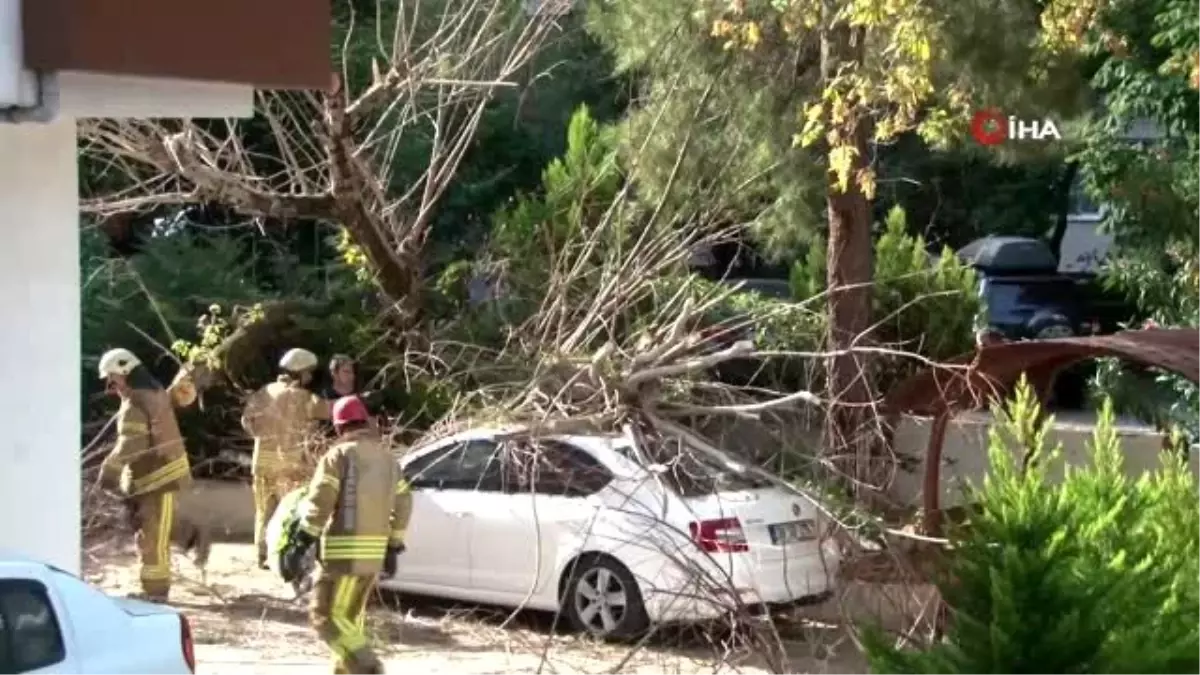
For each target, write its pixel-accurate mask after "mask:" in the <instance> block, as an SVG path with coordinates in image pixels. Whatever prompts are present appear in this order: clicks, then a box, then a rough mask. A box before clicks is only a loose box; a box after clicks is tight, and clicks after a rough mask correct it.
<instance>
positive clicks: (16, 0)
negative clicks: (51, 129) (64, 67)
mask: <svg viewBox="0 0 1200 675" xmlns="http://www.w3.org/2000/svg"><path fill="white" fill-rule="evenodd" d="M22 1H23V0H0V124H5V123H8V124H15V123H21V122H49V121H51V120H53V119H54V118H55V117H56V116H57V115H58V78H57V77H56V76H55V75H54V74H53V73H33V72H31V71H28V70H26V69H25V67H24V65H25V64H24V36H23V33H22V30H21V2H22ZM35 1H36V0H35Z"/></svg>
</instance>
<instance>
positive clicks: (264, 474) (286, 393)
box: [242, 349, 330, 569]
mask: <svg viewBox="0 0 1200 675" xmlns="http://www.w3.org/2000/svg"><path fill="white" fill-rule="evenodd" d="M316 367H317V356H316V354H313V353H312V352H310V351H308V350H307V349H291V350H289V351H288V352H287V353H286V354H284V355H283V358H282V359H280V360H279V369H280V371H281V372H280V375H279V378H278V379H277V380H276V381H275V382H272V383H270V384H268V385H267V386H265V387H263V388H262V389H259V390H258V391H256V392H254V393H253V394H252V395H251V396H250V398H249V400H248V401H246V407H245V410H244V411H243V413H242V428H244V429H245V430H246V433H248V434H250V435H251V436H253V437H254V457H253V460H252V462H253V464H252V467H251V473H252V474H253V476H254V545H255V548H257V549H258V566H259V567H261V568H263V569H266V567H267V542H266V529H267V521H268V520H269V519H270V518H271V514H273V513H274V512H275V509H276V508H277V507H278V506H279V500H280V499H281V498H283V495H285V494H287V493H288V492H290V491H291V490H293V489H294V488H295V487H297V484H299V483H303V482H304V481H305V480H307V478H308V469H307V466H306V460H307V459H308V452H309V446H310V445H311V444H313V443H314V442H315V441H317V440H318V436H319V433H318V429H317V427H316V423H317V421H318V420H324V419H329V405H330V402H329V401H325V400H324V399H322V398H320V397H319V396H317V395H316V394H314V393H312V392H311V391H309V390H308V389H307V388H306V386H305V385H307V384H308V383H309V382H310V381H311V380H312V371H313V369H315V368H316Z"/></svg>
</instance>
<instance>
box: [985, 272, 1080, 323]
mask: <svg viewBox="0 0 1200 675" xmlns="http://www.w3.org/2000/svg"><path fill="white" fill-rule="evenodd" d="M1077 295H1078V292H1077V291H1076V289H1075V284H1074V283H1073V282H1071V281H1069V280H1066V281H1063V282H1056V281H1047V282H1024V283H1016V282H996V281H991V282H989V283H988V285H987V288H986V290H985V291H984V302H985V303H986V305H987V309H988V313H989V314H990V315H991V316H992V318H993V320H1004V319H1005V318H1006V317H1014V316H1015V317H1018V318H1019V317H1020V316H1026V315H1028V314H1031V313H1033V312H1037V311H1039V310H1051V311H1059V312H1062V311H1063V310H1064V309H1065V308H1068V307H1070V306H1071V304H1072V302H1074V300H1075V298H1076V297H1077Z"/></svg>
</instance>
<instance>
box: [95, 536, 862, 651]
mask: <svg viewBox="0 0 1200 675" xmlns="http://www.w3.org/2000/svg"><path fill="white" fill-rule="evenodd" d="M253 559H254V554H253V550H252V547H251V546H250V545H249V544H235V543H226V544H217V545H215V546H214V548H213V552H212V558H211V560H210V562H209V570H208V574H207V584H202V583H201V582H200V574H199V572H198V571H197V570H196V569H195V567H193V566H192V564H191V562H190V561H189V560H187V559H186V558H184V557H182V556H180V555H178V554H176V556H175V561H174V562H175V572H176V582H175V587H174V588H173V589H172V598H171V604H172V605H174V606H175V607H177V608H179V609H180V610H182V611H183V612H185V613H186V614H187V616H188V618H189V620H190V621H191V625H192V630H193V633H194V635H195V640H196V658H197V662H198V664H197V666H198V672H200V673H217V672H221V673H283V672H285V671H286V672H288V673H308V672H311V673H320V672H329V670H328V664H327V652H326V651H325V649H324V648H323V645H321V644H320V643H319V642H317V640H316V639H315V638H314V636H313V635H312V633H311V632H310V630H309V629H308V627H307V625H306V620H307V613H306V609H307V605H306V602H305V600H301V601H297V600H295V599H293V598H292V591H291V589H290V588H289V587H287V586H284V585H283V584H282V582H280V581H279V580H278V579H277V578H275V577H274V576H272V575H271V574H270V573H269V572H265V571H261V570H258V569H257V568H256V567H255V566H254V564H253ZM84 575H85V577H86V578H87V580H88V581H89V582H91V583H93V584H96V585H97V586H99V587H101V588H103V589H104V590H105V591H107V592H109V593H112V594H117V595H120V594H125V593H128V592H130V591H133V590H135V589H136V587H137V578H136V572H135V567H134V564H133V555H132V551H131V550H130V549H129V548H128V547H125V548H114V547H112V546H97V547H90V548H89V551H88V553H87V554H86V555H85V561H84ZM552 623H553V618H552V617H550V616H548V615H544V614H541V613H536V612H520V613H516V614H515V615H514V614H513V613H512V612H508V611H505V610H502V609H480V608H477V607H466V606H463V605H461V604H455V603H451V602H448V601H441V600H436V599H430V598H416V597H410V596H397V595H395V594H390V593H387V594H380V596H379V597H377V598H376V599H375V602H373V603H372V606H371V608H370V610H369V618H368V624H369V626H370V631H371V633H372V634H373V636H374V638H375V640H376V642H377V649H378V651H379V653H380V656H381V657H383V658H384V661H385V664H386V666H387V669H388V672H417V671H421V672H427V673H428V672H432V673H451V672H453V673H535V672H537V673H612V672H620V673H651V672H653V673H724V672H740V673H763V672H770V669H769V667H768V664H767V659H764V658H763V657H762V654H763V653H766V652H768V651H769V650H768V648H767V647H765V646H763V645H762V643H761V642H760V643H758V644H757V645H755V644H748V643H747V641H746V640H745V639H744V638H739V637H733V636H731V635H730V634H729V631H720V632H715V633H712V634H709V635H705V634H703V633H702V632H701V631H698V630H696V629H689V630H685V629H676V630H668V631H663V632H662V633H661V634H659V635H656V636H653V637H651V638H650V639H649V640H647V641H646V642H645V644H642V645H636V646H631V645H618V644H604V643H597V642H595V641H592V640H589V639H586V638H583V637H580V636H578V635H572V634H569V633H566V632H565V631H554V630H552ZM777 644H778V645H779V647H778V653H780V654H781V655H782V659H783V664H784V668H783V670H784V672H792V673H861V672H865V664H864V662H863V660H862V658H861V656H860V655H859V654H858V653H857V651H856V650H855V648H854V645H853V642H852V641H851V640H850V639H849V637H848V636H847V635H846V634H845V633H844V631H842V630H841V629H838V628H835V627H830V626H828V625H820V624H816V623H813V622H806V621H795V622H789V623H787V624H786V625H785V627H783V628H781V629H780V631H779V638H778V640H777ZM730 645H732V646H730Z"/></svg>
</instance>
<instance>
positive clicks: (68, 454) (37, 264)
mask: <svg viewBox="0 0 1200 675" xmlns="http://www.w3.org/2000/svg"><path fill="white" fill-rule="evenodd" d="M0 158H2V160H3V161H0V224H2V225H3V228H4V230H3V246H0V316H2V317H3V318H4V330H3V331H2V332H0V373H4V376H5V377H6V378H8V379H7V381H6V382H5V383H4V385H5V386H3V387H0V420H2V421H3V440H2V441H0V467H2V468H0V548H4V549H9V550H15V551H17V552H19V553H22V554H25V555H29V556H33V557H35V558H39V559H41V560H44V561H46V562H49V563H51V564H54V565H58V566H59V567H62V568H63V569H66V570H69V571H72V572H77V571H78V570H79V565H80V532H79V508H80V484H79V481H80V477H79V438H80V420H79V390H80V382H79V377H80V366H79V349H80V316H79V213H78V207H77V199H78V197H77V195H78V184H77V169H76V162H75V121H74V120H73V119H63V120H59V121H57V122H55V123H53V124H45V125H43V124H29V125H27V124H19V125H18V124H0Z"/></svg>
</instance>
